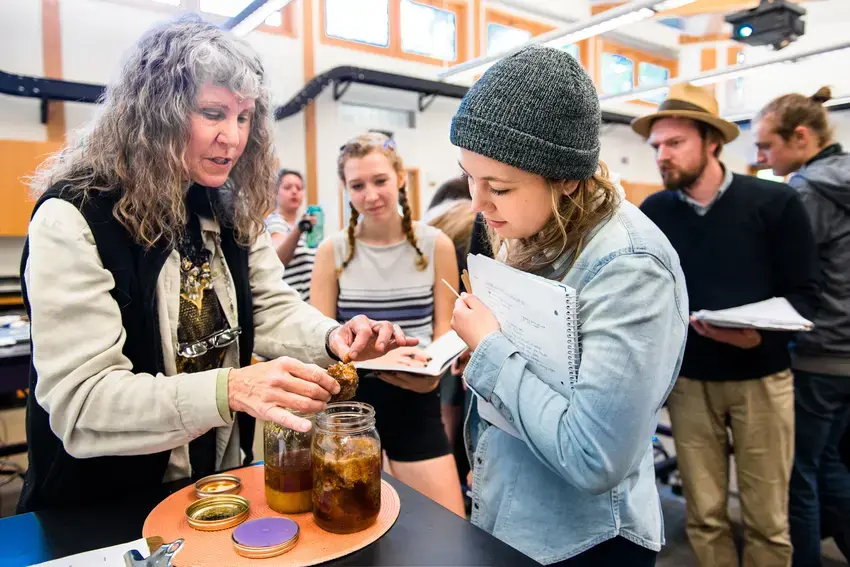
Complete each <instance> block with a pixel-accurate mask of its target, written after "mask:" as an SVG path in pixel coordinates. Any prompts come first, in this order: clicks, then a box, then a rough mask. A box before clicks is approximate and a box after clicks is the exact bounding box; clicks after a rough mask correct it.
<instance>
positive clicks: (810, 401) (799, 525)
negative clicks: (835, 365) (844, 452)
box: [788, 370, 850, 567]
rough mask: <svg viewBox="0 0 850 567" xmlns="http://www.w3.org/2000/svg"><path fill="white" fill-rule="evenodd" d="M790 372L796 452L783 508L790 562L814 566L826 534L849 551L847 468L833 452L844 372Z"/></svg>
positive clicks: (848, 411)
mask: <svg viewBox="0 0 850 567" xmlns="http://www.w3.org/2000/svg"><path fill="white" fill-rule="evenodd" d="M794 374H795V379H794V391H795V396H796V398H795V412H796V418H795V419H796V443H795V444H796V452H795V455H794V470H793V472H792V473H791V494H790V500H789V510H788V512H789V520H790V527H791V543H792V545H793V546H794V563H793V565H794V567H815V566H818V567H819V566H820V565H821V546H820V542H821V538H822V537H826V536H830V535H831V536H832V537H833V538H835V542H836V544H838V547H839V548H840V549H841V551H842V552H843V553H844V555H845V557H846V556H848V554H849V553H850V469H848V468H847V466H846V465H845V464H844V463H843V462H842V460H841V457H840V456H839V453H838V446H839V443H840V442H841V438H842V436H843V435H844V433H845V432H846V431H847V427H848V424H850V377H841V376H829V375H826V374H811V373H808V372H803V371H800V370H795V371H794ZM821 522H823V524H821ZM822 528H823V532H824V533H821V529H822ZM849 559H850V558H849Z"/></svg>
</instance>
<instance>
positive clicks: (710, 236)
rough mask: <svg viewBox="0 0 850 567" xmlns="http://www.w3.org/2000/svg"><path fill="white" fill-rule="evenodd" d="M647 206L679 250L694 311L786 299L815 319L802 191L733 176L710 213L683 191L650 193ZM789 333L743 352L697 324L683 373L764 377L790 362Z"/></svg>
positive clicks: (812, 259)
mask: <svg viewBox="0 0 850 567" xmlns="http://www.w3.org/2000/svg"><path fill="white" fill-rule="evenodd" d="M641 210H642V211H643V212H644V213H645V214H646V215H647V216H648V217H649V218H650V219H652V220H653V221H654V222H655V223H656V224H657V225H658V226H659V227H660V228H661V230H662V231H663V232H664V234H666V235H667V238H669V239H670V242H671V243H672V244H673V247H674V248H675V249H676V251H677V252H678V253H679V258H680V259H681V263H682V270H683V271H684V273H685V279H686V281H687V287H688V296H689V299H690V309H691V311H697V310H700V309H726V308H729V307H737V306H739V305H745V304H747V303H753V302H756V301H761V300H764V299H769V298H771V297H785V298H786V299H788V301H789V302H791V304H792V305H793V306H794V307H795V308H796V309H797V311H799V312H800V314H801V315H803V316H804V317H807V318H810V317H811V316H812V314H813V312H814V308H815V306H816V304H817V297H818V280H817V277H818V276H817V274H818V270H817V251H816V248H815V243H814V238H813V236H812V228H811V225H810V224H809V219H808V216H807V214H806V211H805V209H804V208H803V204H802V203H801V201H800V199H799V197H798V196H797V194H796V192H795V191H794V190H793V189H791V188H790V187H788V186H787V185H785V184H782V183H774V182H772V181H765V180H762V179H758V178H756V177H748V176H741V175H735V176H734V179H733V181H732V184H731V185H730V186H729V187H728V188H727V189H726V191H725V192H724V193H723V195H722V196H721V197H720V199H718V200H717V201H716V202H715V203H714V204H713V205H712V207H711V209H710V210H709V211H708V213H706V214H705V215H704V216H700V215H698V214H697V213H696V211H695V210H694V209H693V207H692V206H691V205H689V204H688V203H686V202H684V201H683V200H682V198H681V196H680V195H679V193H678V192H677V191H662V192H660V193H656V194H655V195H652V196H650V197H649V198H648V199H647V200H646V201H645V202H644V203H643V205H642V206H641ZM790 338H791V335H790V334H789V333H780V332H763V333H762V344H761V345H760V346H758V347H756V348H753V349H742V348H738V347H735V346H732V345H728V344H725V343H720V342H717V341H713V340H711V339H707V338H704V337H702V336H700V335H698V334H697V333H696V332H695V331H694V330H693V329H692V328H691V329H689V332H688V344H687V347H686V348H685V358H684V361H683V363H682V370H681V373H680V374H681V375H682V376H686V377H688V378H695V379H701V380H747V379H753V378H761V377H763V376H767V375H769V374H773V373H775V372H779V371H781V370H784V369H786V368H788V367H789V366H790V357H789V354H788V342H789V340H790Z"/></svg>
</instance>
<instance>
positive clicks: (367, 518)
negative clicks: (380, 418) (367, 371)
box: [312, 402, 381, 534]
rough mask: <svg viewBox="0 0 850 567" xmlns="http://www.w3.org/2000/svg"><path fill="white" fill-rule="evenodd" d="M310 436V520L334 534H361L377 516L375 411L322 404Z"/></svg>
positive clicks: (378, 481) (363, 406)
mask: <svg viewBox="0 0 850 567" xmlns="http://www.w3.org/2000/svg"><path fill="white" fill-rule="evenodd" d="M315 429H316V432H315V434H314V435H313V451H312V461H313V518H314V519H315V521H316V525H318V526H319V527H320V528H322V529H324V530H326V531H329V532H333V533H339V534H348V533H354V532H359V531H361V530H364V529H366V528H368V527H369V526H371V525H372V524H374V523H375V520H376V519H377V518H378V512H380V510H381V439H380V437H378V431H377V430H376V429H375V409H374V408H373V407H372V406H370V405H369V404H364V403H361V402H339V403H333V404H328V407H327V409H326V410H325V411H323V412H321V413H319V414H318V415H317V416H316V427H315Z"/></svg>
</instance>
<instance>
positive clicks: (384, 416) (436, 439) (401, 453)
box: [354, 374, 451, 462]
mask: <svg viewBox="0 0 850 567" xmlns="http://www.w3.org/2000/svg"><path fill="white" fill-rule="evenodd" d="M354 399H355V400H357V401H358V402H365V403H367V404H369V405H371V406H372V407H374V408H375V426H376V427H377V429H378V435H380V436H381V447H382V448H383V450H384V451H386V452H387V457H389V458H390V459H391V460H393V461H401V462H415V461H425V460H427V459H435V458H437V457H442V456H444V455H449V454H451V450H450V449H449V439H448V437H446V430H445V429H444V428H443V420H442V417H441V415H440V388H437V389H435V390H434V391H433V392H430V393H428V394H419V393H416V392H411V391H410V390H405V389H404V388H399V387H398V386H393V385H392V384H387V383H386V382H384V381H383V380H381V379H380V378H378V377H377V376H375V375H374V374H365V375H364V374H361V375H360V384H359V385H358V386H357V395H356V396H355V397H354Z"/></svg>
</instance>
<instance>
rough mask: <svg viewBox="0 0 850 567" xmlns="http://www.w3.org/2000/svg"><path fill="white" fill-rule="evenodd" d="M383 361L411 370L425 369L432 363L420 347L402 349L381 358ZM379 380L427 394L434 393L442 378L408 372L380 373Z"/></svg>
mask: <svg viewBox="0 0 850 567" xmlns="http://www.w3.org/2000/svg"><path fill="white" fill-rule="evenodd" d="M380 360H382V361H385V362H387V363H388V364H393V365H397V366H409V367H411V368H424V367H426V366H428V363H429V362H431V358H430V357H429V356H428V355H427V354H425V351H424V350H422V349H421V348H418V347H402V348H398V349H396V350H394V351H392V352H389V353H387V354H385V355H384V356H382V357H381V359H380ZM377 375H378V378H380V379H381V380H383V381H384V382H386V383H388V384H392V385H393V386H398V387H399V388H404V389H405V390H410V391H412V392H418V393H420V394H427V393H428V392H431V391H433V390H434V389H435V388H436V387H437V386H438V385H439V383H440V377H439V376H436V377H434V378H429V377H423V376H421V375H414V374H408V373H407V372H383V371H382V372H378V373H377Z"/></svg>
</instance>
